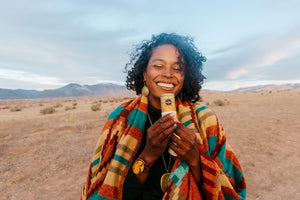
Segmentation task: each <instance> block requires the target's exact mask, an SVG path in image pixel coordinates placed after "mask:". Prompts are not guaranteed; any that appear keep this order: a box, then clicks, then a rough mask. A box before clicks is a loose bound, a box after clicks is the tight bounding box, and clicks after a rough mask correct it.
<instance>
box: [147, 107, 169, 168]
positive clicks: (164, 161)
mask: <svg viewBox="0 0 300 200" xmlns="http://www.w3.org/2000/svg"><path fill="white" fill-rule="evenodd" d="M147 116H148V119H149V122H150V124H151V126H152V120H151V118H150V115H149V113H147ZM161 157H162V160H163V163H164V166H165V170H166V171H167V172H169V170H170V167H171V159H172V155H170V158H169V166H168V167H167V163H166V160H165V157H164V154H162V155H161Z"/></svg>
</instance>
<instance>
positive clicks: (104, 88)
mask: <svg viewBox="0 0 300 200" xmlns="http://www.w3.org/2000/svg"><path fill="white" fill-rule="evenodd" d="M270 90H273V91H274V90H300V83H296V84H286V85H260V86H254V87H245V88H239V89H237V90H232V91H228V92H260V91H270ZM202 92H206V93H210V92H220V91H210V90H202ZM132 95H135V92H132V91H128V90H127V89H126V87H125V86H121V85H116V84H112V83H102V84H97V85H79V84H76V83H71V84H68V85H66V86H64V87H61V88H58V89H51V90H43V91H38V90H23V89H17V90H11V89H1V88H0V100H13V99H37V98H64V97H117V96H132Z"/></svg>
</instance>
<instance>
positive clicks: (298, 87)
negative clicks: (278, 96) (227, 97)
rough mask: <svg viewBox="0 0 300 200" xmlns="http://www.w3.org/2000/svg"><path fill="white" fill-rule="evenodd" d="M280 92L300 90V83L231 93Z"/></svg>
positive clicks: (255, 87) (239, 90)
mask: <svg viewBox="0 0 300 200" xmlns="http://www.w3.org/2000/svg"><path fill="white" fill-rule="evenodd" d="M278 90H300V83H290V84H285V85H258V86H253V87H244V88H239V89H236V90H232V91H229V92H262V91H278Z"/></svg>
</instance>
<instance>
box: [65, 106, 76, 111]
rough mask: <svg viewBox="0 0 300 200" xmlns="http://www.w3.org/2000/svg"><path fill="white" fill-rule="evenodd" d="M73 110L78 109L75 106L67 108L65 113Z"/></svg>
mask: <svg viewBox="0 0 300 200" xmlns="http://www.w3.org/2000/svg"><path fill="white" fill-rule="evenodd" d="M73 109H76V107H75V106H73V107H70V106H65V111H68V110H73Z"/></svg>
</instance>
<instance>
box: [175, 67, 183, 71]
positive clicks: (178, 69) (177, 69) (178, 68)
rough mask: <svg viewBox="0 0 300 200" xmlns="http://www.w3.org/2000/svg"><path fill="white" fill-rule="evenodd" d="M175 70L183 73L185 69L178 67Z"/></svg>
mask: <svg viewBox="0 0 300 200" xmlns="http://www.w3.org/2000/svg"><path fill="white" fill-rule="evenodd" d="M173 69H174V70H176V71H182V69H183V68H182V67H180V66H177V67H174V68H173Z"/></svg>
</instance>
